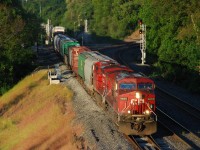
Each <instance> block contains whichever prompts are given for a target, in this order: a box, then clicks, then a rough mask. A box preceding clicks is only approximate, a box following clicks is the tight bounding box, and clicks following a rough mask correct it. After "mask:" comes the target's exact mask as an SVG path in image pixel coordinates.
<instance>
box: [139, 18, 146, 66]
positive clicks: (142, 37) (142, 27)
mask: <svg viewBox="0 0 200 150" xmlns="http://www.w3.org/2000/svg"><path fill="white" fill-rule="evenodd" d="M139 25H140V30H139V33H140V50H141V53H142V58H141V60H142V65H144V63H145V62H146V25H145V24H143V23H142V20H139Z"/></svg>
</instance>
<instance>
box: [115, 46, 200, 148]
mask: <svg viewBox="0 0 200 150" xmlns="http://www.w3.org/2000/svg"><path fill="white" fill-rule="evenodd" d="M133 47H135V45H134V46H132V47H131V46H127V47H121V48H120V49H118V51H117V53H115V56H116V58H117V60H118V61H120V63H123V64H124V65H126V66H130V65H129V63H128V62H127V61H126V60H125V59H123V53H124V49H126V50H129V51H130V50H132V49H131V48H133ZM157 91H158V93H159V95H162V97H163V96H164V97H167V98H166V99H167V100H168V102H170V103H172V104H173V105H174V106H176V107H179V109H182V110H183V111H185V112H187V113H188V114H190V116H193V117H194V118H195V119H196V120H195V121H196V122H200V115H199V114H200V111H199V109H197V108H195V107H194V106H192V105H190V104H189V103H186V102H184V101H183V100H181V99H179V98H177V97H176V96H174V95H172V94H171V93H169V92H167V91H165V90H164V89H162V88H160V87H157ZM157 112H159V114H161V112H162V111H161V110H160V109H159V108H158V109H157ZM163 114H164V115H163ZM164 116H165V117H164ZM158 118H166V119H164V120H163V119H162V121H161V120H159V122H160V123H159V124H162V125H165V126H166V125H167V127H166V128H167V129H168V130H169V131H168V132H171V134H172V135H173V137H174V138H175V139H176V140H177V141H179V143H182V144H184V145H185V146H184V147H188V149H200V146H199V142H198V141H200V139H199V134H200V133H199V130H196V132H193V131H191V130H190V128H188V127H185V126H184V125H182V124H180V123H178V122H177V121H175V119H173V118H171V117H169V116H168V115H167V114H166V113H164V112H162V116H161V115H160V117H159V116H158ZM183 118H185V117H183ZM166 120H167V121H166ZM169 120H170V121H169ZM164 122H167V123H164ZM169 122H171V123H169ZM197 128H198V127H197ZM183 133H186V134H183ZM164 149H165V148H164Z"/></svg>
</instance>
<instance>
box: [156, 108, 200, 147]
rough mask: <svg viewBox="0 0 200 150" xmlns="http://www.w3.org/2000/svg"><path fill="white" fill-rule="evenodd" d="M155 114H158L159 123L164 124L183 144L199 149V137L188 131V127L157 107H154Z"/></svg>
mask: <svg viewBox="0 0 200 150" xmlns="http://www.w3.org/2000/svg"><path fill="white" fill-rule="evenodd" d="M156 114H157V116H158V121H159V124H160V125H162V126H164V127H165V128H166V129H167V130H168V131H169V132H171V133H172V135H173V136H174V135H175V136H176V137H177V139H178V140H179V142H180V143H182V144H184V145H185V146H187V147H188V148H189V149H190V148H192V149H200V147H199V143H198V141H200V139H199V137H198V136H197V135H196V134H195V133H193V132H192V131H190V129H188V128H186V127H185V126H184V125H182V124H180V123H179V122H177V121H176V120H174V119H173V118H171V117H170V116H168V115H167V114H166V113H164V112H163V111H162V110H160V109H159V108H158V107H157V108H156ZM195 141H196V142H195Z"/></svg>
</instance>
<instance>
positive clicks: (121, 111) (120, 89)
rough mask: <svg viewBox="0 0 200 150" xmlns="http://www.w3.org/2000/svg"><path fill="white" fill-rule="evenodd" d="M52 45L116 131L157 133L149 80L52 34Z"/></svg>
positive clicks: (63, 36) (99, 54) (152, 91)
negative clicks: (101, 107)
mask: <svg viewBox="0 0 200 150" xmlns="http://www.w3.org/2000/svg"><path fill="white" fill-rule="evenodd" d="M53 45H54V49H55V51H56V52H58V53H59V54H60V55H61V56H62V58H63V60H64V62H65V63H66V64H67V66H68V67H70V68H71V69H72V71H73V72H74V74H75V75H76V76H77V78H78V79H79V80H80V81H81V82H82V84H83V85H84V86H85V88H86V89H87V91H89V92H90V93H91V94H92V95H94V96H95V97H96V99H97V100H99V101H100V104H101V105H102V106H103V107H104V108H105V109H106V110H107V111H108V113H107V114H108V115H110V116H111V118H112V119H113V121H114V123H115V124H116V125H117V127H118V129H119V131H120V132H122V133H124V134H126V135H150V134H153V133H155V132H156V131H157V116H156V114H155V108H156V103H155V93H154V89H155V84H154V82H153V81H152V80H151V79H149V78H147V77H144V76H142V75H140V74H139V73H135V72H134V71H133V70H131V69H130V68H128V67H126V66H123V65H121V64H119V63H118V62H117V61H115V60H113V59H112V58H109V57H108V56H105V55H103V54H101V53H99V52H97V51H92V50H90V49H89V48H87V47H85V46H80V44H79V43H78V41H76V40H75V39H73V38H70V37H68V36H66V35H63V34H57V35H55V36H54V40H53Z"/></svg>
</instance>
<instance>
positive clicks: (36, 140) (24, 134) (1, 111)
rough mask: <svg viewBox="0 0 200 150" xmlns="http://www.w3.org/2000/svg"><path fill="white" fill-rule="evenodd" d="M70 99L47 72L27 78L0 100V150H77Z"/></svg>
mask: <svg viewBox="0 0 200 150" xmlns="http://www.w3.org/2000/svg"><path fill="white" fill-rule="evenodd" d="M72 96H73V93H72V92H71V91H70V90H69V89H67V88H66V87H65V86H62V85H49V82H48V80H47V70H41V71H39V72H35V73H33V74H31V75H29V76H27V77H26V78H25V79H23V80H22V81H21V82H19V83H18V84H17V85H16V86H15V87H14V88H13V89H11V90H10V91H9V92H7V93H6V94H5V95H3V96H2V97H0V139H1V140H0V149H4V150H6V149H15V150H16V149H66V148H67V149H77V146H78V142H79V141H78V140H77V139H78V138H77V132H78V131H80V130H81V129H80V128H79V127H78V126H74V125H72V123H71V121H72V120H73V118H74V116H75V114H74V112H73V110H72V107H71V100H72ZM75 131H76V132H75Z"/></svg>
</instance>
